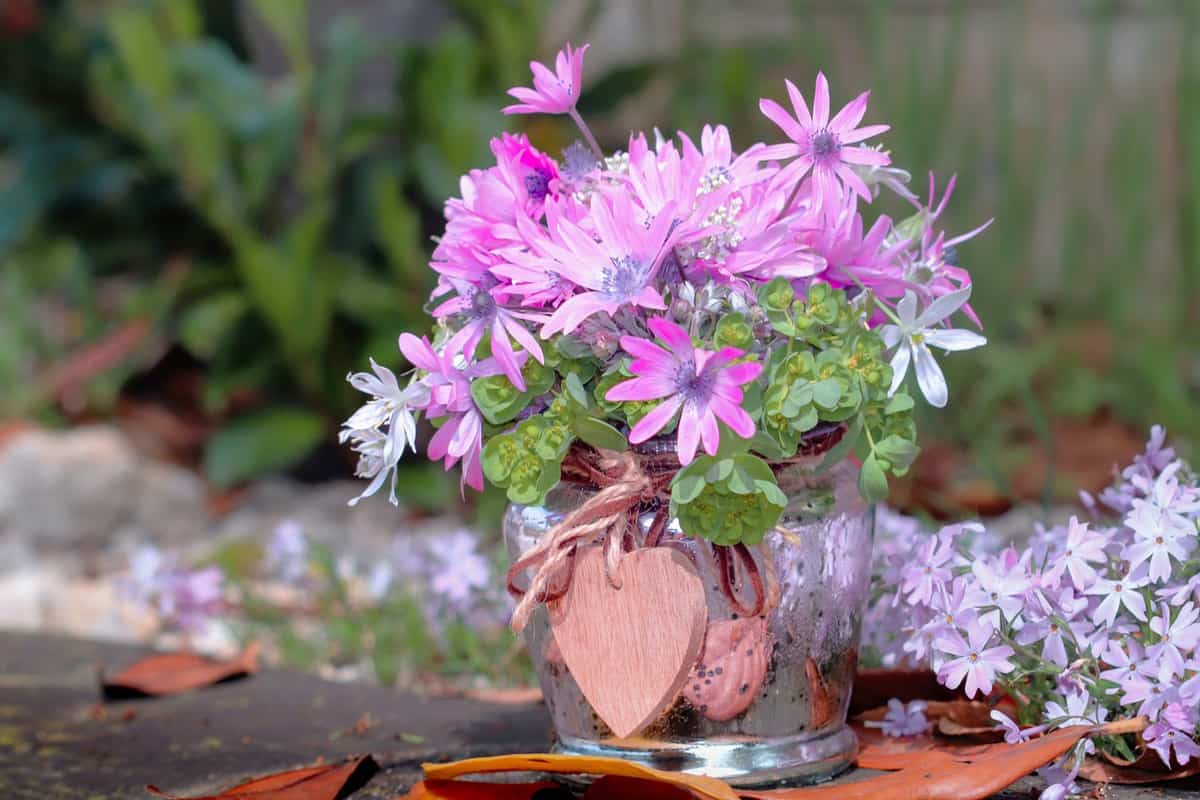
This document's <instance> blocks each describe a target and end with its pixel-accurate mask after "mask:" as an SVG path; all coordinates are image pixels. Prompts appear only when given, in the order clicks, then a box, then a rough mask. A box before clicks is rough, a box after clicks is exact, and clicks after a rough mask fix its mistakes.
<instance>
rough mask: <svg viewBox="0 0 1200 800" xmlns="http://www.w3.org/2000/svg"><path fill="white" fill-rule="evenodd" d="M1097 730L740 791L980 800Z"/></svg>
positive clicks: (814, 797) (794, 799) (800, 797)
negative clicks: (856, 775)
mask: <svg viewBox="0 0 1200 800" xmlns="http://www.w3.org/2000/svg"><path fill="white" fill-rule="evenodd" d="M1094 730H1098V729H1091V728H1087V727H1083V726H1078V727H1074V728H1063V729H1061V730H1057V731H1054V732H1053V733H1051V734H1048V735H1046V736H1042V737H1040V738H1038V739H1033V740H1031V741H1028V742H1022V743H1021V744H1005V743H999V744H989V745H980V746H978V747H975V748H973V749H974V751H975V752H974V753H973V754H972V755H970V756H968V755H964V754H962V753H955V754H951V753H949V752H946V751H944V750H928V751H926V752H915V753H910V754H909V757H908V759H907V763H906V765H905V767H904V768H903V769H901V770H899V771H898V772H892V773H889V774H887V775H880V776H878V777H874V778H868V779H866V780H862V781H856V782H853V783H844V784H839V785H837V786H818V787H812V788H801V789H774V790H770V791H765V792H743V793H742V797H743V798H756V800H983V798H986V797H989V796H991V795H993V794H995V793H996V792H998V791H1000V790H1001V789H1005V788H1007V787H1008V786H1011V785H1012V784H1014V783H1016V782H1017V781H1018V780H1020V779H1021V778H1023V777H1024V776H1026V775H1028V774H1030V773H1031V772H1033V771H1034V770H1036V769H1038V768H1039V767H1043V766H1045V765H1046V764H1049V763H1050V762H1051V761H1053V760H1054V759H1056V758H1058V757H1059V756H1061V755H1062V754H1063V753H1066V752H1067V751H1068V750H1070V749H1071V748H1072V747H1074V746H1075V743H1076V742H1078V741H1079V740H1080V739H1081V738H1082V737H1083V736H1085V735H1087V734H1088V733H1091V732H1093V731H1094Z"/></svg>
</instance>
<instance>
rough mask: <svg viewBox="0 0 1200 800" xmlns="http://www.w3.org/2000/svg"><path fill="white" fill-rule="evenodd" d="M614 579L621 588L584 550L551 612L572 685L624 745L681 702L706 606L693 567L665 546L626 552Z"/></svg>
mask: <svg viewBox="0 0 1200 800" xmlns="http://www.w3.org/2000/svg"><path fill="white" fill-rule="evenodd" d="M616 577H617V580H618V582H619V584H620V587H621V588H619V589H618V588H614V586H613V584H612V583H610V582H609V580H608V576H607V575H606V574H605V568H604V556H603V554H602V553H601V551H600V548H598V547H589V548H586V549H584V550H581V551H580V552H579V554H578V556H577V557H576V560H575V572H574V574H573V575H572V576H571V588H570V590H569V591H568V592H567V594H566V595H565V596H564V597H563V598H562V599H560V600H556V601H554V602H552V603H550V604H549V609H548V610H549V612H550V625H551V628H552V629H553V631H554V640H555V641H556V642H557V643H558V648H559V650H560V651H561V652H562V657H563V660H564V661H565V662H566V665H567V669H569V670H570V671H571V675H572V676H573V677H574V678H575V683H576V684H578V685H579V689H580V690H581V691H582V692H583V695H584V697H586V698H587V701H588V702H589V703H591V705H592V709H593V710H594V711H595V712H596V713H597V714H598V715H599V716H600V719H602V720H604V722H605V724H607V725H608V727H609V728H611V729H612V732H613V733H614V734H616V735H617V736H618V737H620V738H622V739H623V738H625V737H627V736H630V735H632V734H634V733H637V732H638V731H640V730H641V729H642V728H644V727H646V725H648V724H649V723H650V722H651V721H653V720H654V718H655V717H657V716H658V715H659V714H661V713H662V712H663V710H665V709H666V708H667V706H669V705H670V704H671V703H672V702H673V701H674V700H675V698H676V697H677V696H678V695H679V691H680V689H681V688H682V687H683V684H684V681H685V680H686V679H687V676H688V672H689V671H690V670H691V668H692V665H693V664H695V663H696V659H697V658H698V657H699V655H700V648H701V645H702V644H703V643H704V629H705V626H706V624H707V622H708V607H707V605H706V604H705V600H704V584H703V583H701V581H700V576H699V574H697V572H696V568H695V566H693V564H692V563H691V562H690V561H688V559H687V558H686V557H685V556H684V555H683V554H682V553H680V552H678V551H677V550H674V549H672V548H670V547H648V548H643V549H641V550H635V551H634V552H632V553H625V554H624V555H623V556H622V557H621V563H620V565H619V567H618V568H617V575H616Z"/></svg>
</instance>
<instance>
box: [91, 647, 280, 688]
mask: <svg viewBox="0 0 1200 800" xmlns="http://www.w3.org/2000/svg"><path fill="white" fill-rule="evenodd" d="M257 671H258V645H257V644H251V645H250V646H249V647H247V648H246V649H245V650H244V651H242V653H241V654H240V655H238V656H237V657H236V658H233V659H230V660H228V661H214V660H212V659H208V658H204V657H203V656H198V655H196V654H194V653H163V654H160V655H153V656H148V657H147V658H143V659H142V660H141V661H138V662H136V663H134V664H131V665H130V666H128V667H126V668H125V669H123V670H122V671H121V672H119V673H117V674H116V675H113V676H111V677H104V676H103V675H102V676H101V678H100V688H101V691H102V692H103V693H104V697H105V698H106V699H108V700H120V699H127V698H130V697H160V696H162V695H169V694H179V693H180V692H189V691H191V690H193V689H200V688H203V687H205V686H212V685H213V684H215V683H222V682H224V681H230V680H234V679H237V678H244V677H246V676H247V675H253V674H254V673H255V672H257Z"/></svg>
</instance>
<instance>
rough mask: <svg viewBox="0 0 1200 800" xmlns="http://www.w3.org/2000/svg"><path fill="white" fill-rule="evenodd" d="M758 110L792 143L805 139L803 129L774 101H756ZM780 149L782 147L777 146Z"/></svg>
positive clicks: (776, 156) (764, 99)
mask: <svg viewBox="0 0 1200 800" xmlns="http://www.w3.org/2000/svg"><path fill="white" fill-rule="evenodd" d="M758 110H759V111H761V112H762V114H763V116H764V117H766V118H767V119H769V120H771V122H774V123H775V124H776V125H778V126H779V128H780V129H781V130H782V131H783V132H784V133H785V134H786V135H787V137H788V138H789V139H791V140H792V141H800V140H802V139H804V138H805V136H804V129H803V128H802V127H800V125H799V124H798V123H797V122H796V120H794V119H792V117H791V115H790V114H788V113H787V112H786V111H784V110H783V106H781V105H779V103H776V102H775V101H774V100H770V99H768V98H765V97H764V98H762V99H761V100H759V101H758ZM779 146H780V147H782V145H779ZM784 157H785V156H783V155H774V156H765V158H784Z"/></svg>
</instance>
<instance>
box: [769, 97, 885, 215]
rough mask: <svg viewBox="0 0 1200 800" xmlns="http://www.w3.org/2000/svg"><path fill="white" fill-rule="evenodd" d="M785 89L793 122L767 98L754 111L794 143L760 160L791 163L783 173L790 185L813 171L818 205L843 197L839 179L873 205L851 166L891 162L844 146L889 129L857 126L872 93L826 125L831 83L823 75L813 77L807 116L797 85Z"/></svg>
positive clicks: (880, 155) (778, 147)
mask: <svg viewBox="0 0 1200 800" xmlns="http://www.w3.org/2000/svg"><path fill="white" fill-rule="evenodd" d="M786 83H787V91H788V96H789V97H791V100H792V108H793V110H794V111H795V112H796V116H795V117H794V118H793V117H792V115H790V114H788V113H787V111H785V110H784V109H783V107H782V106H780V105H779V104H778V103H776V102H775V101H774V100H768V99H767V98H762V99H761V100H759V101H758V108H759V110H760V111H762V113H763V114H765V115H766V117H767V118H768V119H770V120H771V121H772V122H774V123H775V124H776V125H778V126H779V127H780V128H782V129H783V132H784V133H786V134H787V136H788V138H789V139H791V140H792V143H791V144H779V145H774V146H772V147H768V148H766V151H765V153H764V156H763V157H765V158H795V159H796V160H795V161H793V162H792V163H791V164H789V165H788V166H787V167H785V168H784V172H785V173H786V174H787V175H788V176H789V177H791V178H792V179H793V180H800V179H801V178H803V177H804V176H805V175H806V174H808V171H809V170H810V169H811V170H812V176H813V182H814V184H815V187H816V191H815V194H816V195H817V197H818V198H820V199H821V201H822V203H833V204H836V203H837V202H838V200H839V198H840V196H841V194H842V192H841V191H839V188H838V185H837V180H836V179H837V178H841V181H842V183H843V184H844V185H845V186H846V187H847V188H849V189H853V190H854V191H855V192H857V193H858V195H859V196H860V197H862V198H863V199H864V200H866V201H867V202H868V203H869V202H871V190H870V189H868V188H867V185H866V183H864V182H863V180H862V178H860V177H859V176H858V174H857V173H855V171H854V169H853V167H852V166H851V165H853V164H863V165H867V166H884V165H886V164H890V163H891V159H890V158H889V157H888V155H887V153H883V152H881V151H879V150H873V149H871V148H870V147H849V146H848V145H852V144H855V143H857V142H861V141H863V140H865V139H869V138H871V137H872V136H878V135H879V134H881V133H883V132H884V131H887V130H888V129H889V127H890V126H888V125H868V126H866V127H864V128H859V127H858V123H859V122H861V121H862V118H863V116H864V115H865V114H866V113H867V98H868V97H869V96H870V94H871V93H870V92H863V93H862V94H860V95H859V96H858V97H856V98H854V100H852V101H850V104H849V105H847V106H846V107H845V108H843V109H842V110H841V111H839V112H838V113H837V114H836V115H835V116H834V117H833V119H830V118H829V82H828V81H826V80H825V75H824V73H817V85H816V88H815V89H814V90H813V107H812V113H811V114H810V113H809V111H808V104H807V103H806V102H805V101H804V96H803V95H802V94H800V90H799V89H797V88H796V85H795V84H793V83H792V82H791V81H786Z"/></svg>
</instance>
